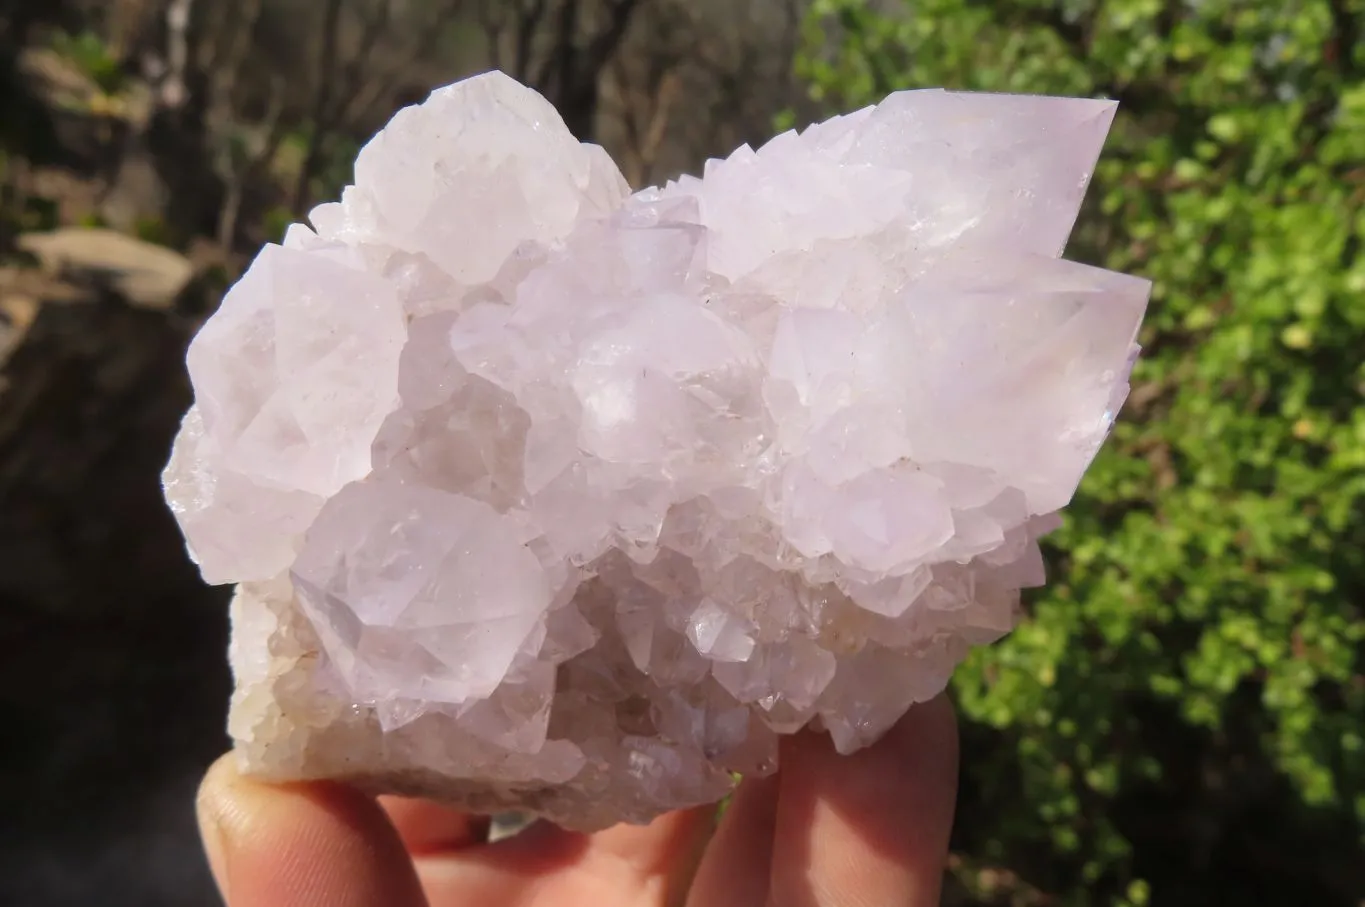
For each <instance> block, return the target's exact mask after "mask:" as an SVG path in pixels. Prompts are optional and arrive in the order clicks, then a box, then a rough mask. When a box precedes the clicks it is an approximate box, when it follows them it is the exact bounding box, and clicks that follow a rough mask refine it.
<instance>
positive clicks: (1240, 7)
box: [0, 0, 1365, 907]
mask: <svg viewBox="0 0 1365 907" xmlns="http://www.w3.org/2000/svg"><path fill="white" fill-rule="evenodd" d="M490 67H497V68H501V69H503V70H505V71H507V72H509V73H510V74H512V75H514V76H516V77H517V78H519V79H521V80H522V81H524V82H527V83H529V84H530V85H532V86H534V87H536V88H537V89H539V90H540V91H542V92H543V93H545V94H546V95H547V96H548V97H549V98H550V99H551V100H552V101H553V102H554V103H555V104H556V105H557V106H558V107H559V109H560V111H561V112H562V114H563V115H564V117H565V119H566V121H567V122H568V124H569V125H570V127H571V128H572V129H573V130H574V131H575V133H577V134H578V135H579V136H580V137H581V138H583V139H586V140H593V141H598V142H601V143H602V144H604V145H606V146H607V147H608V149H609V150H610V151H611V152H612V154H613V155H614V156H615V158H616V160H617V161H618V162H620V164H621V167H622V169H623V171H624V172H625V174H626V176H627V177H628V178H629V179H630V180H631V182H632V184H634V185H635V186H637V187H643V186H645V185H647V184H650V183H653V182H656V181H660V180H663V179H666V178H669V177H671V176H675V175H677V174H679V173H681V172H684V171H689V170H696V169H697V168H698V167H699V166H700V165H701V164H702V162H703V161H704V160H705V159H706V158H707V157H708V156H717V155H721V154H725V153H728V152H729V151H730V150H732V149H733V148H734V147H735V146H737V145H739V144H740V143H743V142H752V143H758V142H762V141H763V140H765V139H766V138H767V137H769V136H771V135H772V134H774V132H775V131H778V130H781V129H785V128H789V127H792V126H800V125H803V124H805V123H808V122H810V121H812V120H814V119H817V118H821V117H824V116H826V115H829V114H831V113H835V112H839V111H846V110H849V109H852V108H854V107H857V106H861V105H864V104H867V103H870V102H873V101H875V100H878V99H879V98H881V97H882V96H883V95H884V94H885V93H887V92H889V91H892V90H896V89H900V88H909V87H925V86H948V87H956V88H970V89H984V90H992V91H1011V92H1046V93H1056V94H1068V95H1086V96H1103V97H1110V98H1116V99H1118V100H1119V101H1121V103H1122V108H1121V112H1120V114H1119V118H1118V122H1117V124H1116V126H1115V131H1114V134H1113V136H1112V139H1111V142H1110V145H1109V148H1108V150H1107V153H1106V156H1105V158H1104V161H1103V163H1102V164H1101V166H1100V169H1099V171H1098V174H1097V178H1096V181H1095V184H1094V187H1093V190H1092V192H1091V196H1090V199H1089V202H1088V204H1087V210H1086V213H1085V214H1084V216H1083V218H1082V222H1081V224H1080V226H1079V227H1078V230H1077V233H1076V236H1075V239H1074V241H1073V244H1072V247H1071V249H1070V252H1069V255H1070V256H1071V257H1074V258H1079V259H1081V260H1085V261H1089V262H1093V263H1098V264H1103V265H1106V266H1108V267H1111V268H1115V269H1119V270H1123V271H1129V272H1134V273H1137V274H1141V275H1143V276H1146V277H1149V278H1151V279H1152V280H1153V281H1155V294H1154V297H1153V302H1152V309H1151V315H1150V318H1149V320H1148V324H1147V327H1146V330H1145V334H1144V344H1145V345H1146V347H1147V356H1146V358H1145V359H1144V360H1143V361H1142V363H1141V364H1140V365H1139V367H1138V371H1137V375H1136V380H1135V384H1134V391H1133V395H1132V398H1131V400H1130V402H1129V405H1128V407H1127V409H1126V410H1125V415H1124V418H1123V420H1122V421H1121V424H1120V425H1119V427H1118V429H1117V431H1116V433H1115V436H1114V438H1113V439H1112V442H1111V444H1110V445H1109V446H1108V448H1107V450H1106V451H1105V453H1104V454H1103V455H1102V456H1101V458H1100V460H1099V461H1098V462H1097V463H1096V465H1095V467H1094V469H1093V471H1092V473H1091V474H1090V476H1089V477H1088V479H1087V480H1086V482H1085V485H1084V487H1083V489H1082V492H1081V494H1080V495H1079V497H1078V499H1077V501H1076V503H1075V505H1074V507H1073V508H1072V509H1071V510H1070V512H1069V514H1068V517H1067V523H1066V527H1065V528H1064V529H1063V530H1062V531H1061V532H1060V533H1059V534H1058V535H1057V536H1056V537H1055V538H1054V539H1053V540H1052V543H1051V548H1050V551H1049V555H1050V558H1051V561H1052V571H1053V577H1054V581H1053V584H1052V586H1051V587H1050V588H1049V589H1047V590H1045V591H1043V592H1042V593H1041V594H1039V595H1036V596H1034V597H1032V598H1031V599H1030V601H1029V602H1028V612H1029V619H1028V621H1027V623H1026V624H1025V625H1024V626H1023V627H1021V628H1020V630H1019V631H1018V632H1016V633H1015V634H1014V635H1013V636H1012V637H1011V638H1010V639H1008V640H1007V641H1006V642H1004V643H1003V644H1001V645H999V646H996V647H994V648H992V649H990V650H988V651H983V652H980V653H978V654H977V655H976V656H975V657H974V659H973V660H972V661H971V662H970V663H969V664H968V665H967V666H966V667H965V668H964V669H963V670H962V671H961V672H960V674H959V676H958V679H957V682H956V695H957V699H958V702H959V706H960V709H961V713H962V716H963V725H964V736H965V741H964V744H965V748H964V759H965V765H964V775H963V789H962V795H961V803H960V823H959V827H958V830H957V832H956V837H955V840H954V858H953V865H952V867H951V875H952V878H951V880H950V885H949V893H948V895H947V900H946V902H947V903H950V904H956V905H978V907H986V905H992V907H995V905H998V907H1045V905H1046V907H1092V905H1095V907H1098V905H1114V907H1117V905H1132V907H1140V905H1146V904H1154V905H1163V907H1186V905H1190V907H1193V905H1209V904H1214V905H1217V904H1257V905H1260V904H1266V905H1322V907H1338V905H1340V907H1360V905H1362V904H1365V613H1363V611H1362V601H1365V364H1363V363H1365V256H1362V248H1361V245H1362V240H1363V239H1365V0H1198V2H1196V0H1056V2H1047V0H989V2H988V0H41V2H29V0H0V105H2V107H0V721H2V722H3V723H2V724H0V728H2V729H0V904H3V905H6V907H10V905H12V907H67V905H86V904H100V905H109V907H134V905H136V907H141V905H147V907H161V905H167V907H169V905H187V907H196V905H210V904H213V903H216V900H215V896H214V895H213V894H212V891H211V884H210V882H209V880H208V877H207V873H206V871H205V869H204V868H203V864H202V860H201V857H200V855H199V847H198V842H197V840H196V838H195V835H194V831H193V820H192V798H193V791H194V788H195V785H196V783H197V780H198V776H199V774H200V772H201V771H202V770H203V768H204V766H205V765H206V764H207V763H208V762H209V761H210V760H211V759H212V758H213V757H214V756H215V755H216V754H217V753H219V752H220V751H222V750H223V749H224V748H225V747H226V743H227V742H226V739H225V736H224V733H223V722H224V709H225V703H226V697H227V694H228V690H229V683H230V680H229V678H228V676H227V674H226V668H225V657H224V650H225V646H226V620H225V609H224V594H223V592H222V590H213V589H207V588H205V587H203V586H202V585H201V584H200V583H199V582H198V580H197V577H196V574H195V572H194V570H193V569H192V568H191V567H190V565H189V564H188V563H187V560H186V557H185V555H184V551H183V547H182V545H181V541H180V538H179V535H178V533H177V531H176V529H175V526H174V524H173V522H172V521H171V519H170V517H169V515H168V514H167V513H166V511H165V508H164V505H163V504H162V501H161V497H160V493H159V488H158V473H159V471H160V468H161V466H162V464H163V462H164V460H165V457H166V454H167V450H168V447H169V444H170V440H171V437H172V434H173V432H174V430H175V427H176V423H177V420H178V417H179V415H180V413H181V412H182V411H183V410H184V408H185V407H186V406H187V404H188V401H189V393H188V389H187V386H186V382H185V378H184V375H183V362H182V357H183V351H184V346H185V344H186V341H187V339H188V338H189V337H190V336H191V335H192V333H193V331H194V330H195V328H196V326H197V325H198V324H199V323H200V322H201V321H202V319H203V318H204V317H205V315H206V314H207V313H209V312H211V311H212V309H213V307H214V306H215V305H216V303H217V300H218V298H219V297H220V295H221V293H222V291H223V289H224V287H225V286H227V285H228V284H229V283H230V282H231V281H232V280H233V279H234V278H235V277H236V276H237V275H238V274H239V273H240V272H241V270H242V269H243V267H244V266H245V264H246V263H247V262H248V261H249V259H250V257H251V256H252V254H253V253H254V251H255V250H256V249H257V248H258V247H259V246H260V244H261V243H263V242H267V241H271V240H274V239H277V238H278V237H280V236H281V234H282V232H283V229H284V228H285V226H286V225H287V224H288V223H289V222H290V221H291V220H294V219H296V218H298V217H299V216H300V215H301V214H302V213H303V212H305V211H306V210H307V209H308V208H309V207H310V206H311V205H312V204H314V203H315V202H317V201H320V200H325V199H329V198H331V197H333V196H335V195H336V194H337V192H338V191H339V189H340V187H341V186H342V185H344V183H345V182H346V180H347V178H348V176H349V163H350V161H351V160H352V159H353V157H354V154H355V151H356V149H357V148H358V146H359V144H360V143H361V142H363V141H364V140H365V138H367V137H368V136H369V135H370V134H372V133H373V132H374V130H375V129H376V128H378V127H379V126H380V125H382V124H383V122H384V121H385V120H386V119H387V118H388V116H390V115H391V114H392V112H393V111H394V110H396V109H397V108H399V107H401V106H403V105H405V104H408V103H412V102H414V101H417V100H419V99H421V98H422V97H423V96H424V95H425V94H426V93H427V92H428V91H429V90H430V89H431V88H433V87H434V86H436V85H439V84H442V83H444V82H447V81H450V80H453V79H455V78H458V77H460V76H464V75H468V74H471V73H474V72H477V71H480V70H483V69H487V68H490Z"/></svg>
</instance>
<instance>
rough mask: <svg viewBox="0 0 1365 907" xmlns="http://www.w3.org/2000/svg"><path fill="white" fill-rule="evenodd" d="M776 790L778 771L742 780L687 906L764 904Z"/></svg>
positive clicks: (698, 871)
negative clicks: (767, 775)
mask: <svg viewBox="0 0 1365 907" xmlns="http://www.w3.org/2000/svg"><path fill="white" fill-rule="evenodd" d="M778 789H779V780H778V777H777V776H776V775H773V776H771V777H768V778H747V779H745V780H744V781H743V782H741V783H740V785H739V789H738V790H737V791H735V795H734V797H733V799H731V801H730V806H729V808H728V809H726V811H725V816H724V818H722V819H721V822H720V827H719V828H718V829H717V830H716V834H715V836H714V837H713V838H712V839H711V843H710V846H709V847H707V849H706V855H705V856H704V857H703V858H702V861H701V866H700V867H699V868H698V869H697V876H696V880H695V881H694V882H693V885H692V891H691V894H690V895H689V898H688V901H687V903H688V905H689V907H754V905H756V904H763V903H765V902H766V900H767V897H768V875H769V867H770V866H771V864H772V856H773V834H774V832H775V831H776V828H777V795H778Z"/></svg>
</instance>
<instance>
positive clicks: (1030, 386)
mask: <svg viewBox="0 0 1365 907" xmlns="http://www.w3.org/2000/svg"><path fill="white" fill-rule="evenodd" d="M1113 114H1114V105H1113V104H1112V103H1109V102H1103V101H1089V100H1074V99H1064V98H1043V97H1009V96H993V95H973V94H959V93H952V92H946V91H914V92H904V93H900V94H896V95H893V96H891V97H890V98H889V99H887V100H886V101H885V102H884V103H883V104H881V105H880V106H878V107H876V108H869V109H867V110H863V111H859V112H857V113H854V114H852V115H850V116H846V117H839V118H835V119H833V120H830V121H828V122H825V123H822V124H819V125H817V126H814V127H811V128H810V129H808V130H806V131H805V132H803V133H800V134H797V133H787V134H785V135H782V136H779V137H778V138H776V139H774V140H772V141H771V142H770V143H769V144H767V145H766V146H764V147H763V148H761V149H759V150H757V151H753V150H751V149H749V148H747V147H746V148H741V149H740V150H739V151H737V152H736V153H735V154H734V155H732V156H731V157H730V158H728V159H727V160H724V161H713V162H711V163H710V164H708V165H707V167H706V171H705V174H704V176H703V177H702V178H700V179H693V178H684V179H682V180H679V181H677V182H674V183H670V184H668V185H666V186H664V187H662V188H659V189H650V190H646V191H644V192H640V193H636V194H634V195H631V194H630V193H629V191H628V189H627V188H626V186H625V183H624V181H623V179H622V178H621V176H620V174H619V172H618V171H617V170H616V168H615V166H614V165H613V164H612V163H611V161H610V160H609V159H608V158H607V157H606V155H605V154H604V152H602V151H601V149H599V148H596V147H594V146H586V145H580V144H579V143H577V142H576V141H574V139H573V138H572V136H571V135H570V134H569V132H568V130H567V129H566V128H565V127H564V125H563V123H562V122H561V121H560V120H559V118H558V116H557V115H556V114H555V112H554V110H553V108H552V107H551V106H550V105H549V104H548V103H547V102H545V100H544V99H543V98H541V97H539V96H538V95H536V94H535V93H534V92H532V91H530V90H529V89H526V88H524V87H522V86H520V85H518V84H517V83H515V82H513V81H512V80H510V79H508V78H506V77H505V76H501V75H498V74H491V75H486V76H481V77H479V78H476V79H471V80H468V81H465V82H462V83H459V84H456V85H453V86H451V87H448V88H445V89H441V90H440V91H437V92H436V93H435V94H433V95H432V97H431V99H430V100H429V101H427V102H426V103H425V104H423V105H420V106H418V107H414V108H410V109H408V110H405V111H403V112H401V113H400V114H398V116H397V117H395V119H394V120H393V122H392V123H391V124H390V125H389V126H388V127H387V128H386V129H385V130H384V131H383V132H382V133H380V134H379V136H377V137H376V138H375V139H374V140H373V141H372V142H371V143H370V144H369V145H368V146H367V147H366V148H365V149H364V150H363V151H362V152H361V154H360V157H359V160H358V161H357V164H356V184H355V185H354V186H353V187H350V188H349V189H347V190H346V192H345V193H344V195H343V198H342V200H341V201H340V202H339V203H336V204H330V205H324V206H323V207H321V208H319V209H318V210H317V211H315V212H314V213H313V215H312V218H311V219H312V223H313V228H312V229H309V228H307V227H303V226H298V227H295V228H293V229H292V230H291V231H290V233H289V234H288V236H287V238H286V239H285V241H284V243H283V246H282V247H281V246H271V247H267V248H266V249H265V250H264V251H263V252H262V253H261V255H260V257H259V258H258V259H257V260H256V262H255V263H254V264H253V265H252V267H251V269H250V270H249V271H248V272H247V274H246V276H245V277H243V279H242V280H241V282H240V283H238V284H237V285H236V286H235V287H234V288H233V289H232V290H231V292H229V294H228V295H227V297H226V299H225V300H224V301H223V305H222V307H221V309H220V310H219V311H218V313H217V314H215V315H214V316H213V318H212V319H210V320H209V322H208V323H207V324H206V325H205V327H204V329H203V331H202V332H201V333H200V335H199V336H198V337H197V338H196V340H195V341H194V344H193V346H192V348H191V350H190V353H189V368H190V374H191V377H192V379H193V382H194V388H195V394H196V404H195V407H194V408H193V409H192V410H191V411H190V413H189V414H188V415H187V417H186V419H185V424H184V428H183V430H182V432H181V435H180V438H179V439H178V441H177V443H176V448H175V452H174V454H173V457H172V460H171V463H170V465H169V467H168V468H167V470H166V475H165V485H166V494H167V498H168V500H169V501H170V502H171V505H172V507H173V509H174V510H175V512H176V514H177V516H178V518H179V519H180V522H181V526H182V527H183V529H184V532H185V535H186V537H187V539H188V541H189V546H190V550H191V552H192V554H193V555H194V557H195V558H196V560H197V562H198V563H199V564H200V565H201V567H202V569H203V572H204V575H205V577H206V578H207V579H208V580H209V581H210V582H214V583H238V584H241V587H240V591H239V595H238V599H237V602H236V605H235V612H234V619H235V631H234V632H235V638H234V654H233V658H234V664H235V666H236V668H237V671H238V692H237V696H236V698H235V700H234V713H233V719H232V722H233V723H232V730H233V734H234V736H235V737H236V738H237V739H238V743H239V746H240V747H241V749H242V750H243V752H244V753H246V755H247V758H248V762H249V763H250V764H252V765H253V766H254V767H255V768H256V769H257V770H259V771H263V772H267V773H273V774H277V775H281V776H287V777H301V776H318V775H331V776H344V777H354V778H356V779H359V780H362V781H365V782H366V783H369V784H371V786H374V787H376V788H380V789H404V790H416V791H417V792H420V793H427V794H435V795H438V796H444V797H446V798H447V799H451V800H455V801H459V802H463V803H465V804H467V805H473V806H475V807H478V806H489V807H493V806H507V805H512V806H517V805H520V806H524V807H528V808H531V809H534V810H536V811H539V812H542V813H544V814H547V815H550V816H552V817H554V818H557V819H559V820H560V821H563V822H566V823H568V824H571V825H577V826H579V827H597V826H601V825H604V824H610V823H611V822H613V821H616V820H619V819H629V820H637V821H638V820H645V819H648V818H650V817H651V816H653V815H655V814H657V813H659V812H662V811H664V810H667V809H672V808H676V807H678V806H683V805H688V804H694V803H701V802H707V801H709V800H713V799H715V798H717V797H719V796H721V795H722V794H723V793H724V792H725V791H726V790H727V789H728V787H729V784H730V774H729V773H730V772H732V771H741V772H765V771H770V770H772V768H773V767H774V766H775V758H776V739H777V735H779V734H783V733H789V732H793V731H796V730H798V729H800V728H802V727H803V726H806V725H808V724H811V723H812V722H813V723H814V725H815V726H816V727H819V728H823V729H825V730H827V731H828V732H829V733H830V734H831V735H832V737H833V739H834V742H835V744H836V745H837V746H838V747H839V748H840V750H842V751H851V750H854V749H856V748H858V747H861V746H864V745H866V744H868V743H869V742H871V741H873V740H875V739H876V738H877V737H879V736H880V735H881V734H882V733H884V732H885V731H886V729H887V728H889V727H890V725H891V724H893V723H894V722H895V721H896V720H897V719H898V718H899V717H900V716H901V715H902V714H903V713H904V712H905V710H906V709H907V708H908V707H909V706H910V705H911V704H913V703H915V702H918V701H922V700H924V699H927V698H930V697H932V696H934V695H936V694H937V693H938V692H939V691H941V690H942V689H943V687H944V685H945V684H946V683H947V681H948V678H949V676H950V674H951V672H952V670H953V667H954V666H955V665H956V664H957V662H958V661H959V660H960V659H961V658H962V657H963V655H964V654H965V653H966V651H967V650H968V648H969V647H970V646H972V645H976V644H982V643H986V642H989V641H992V640H994V639H995V638H998V637H999V636H1000V635H1001V634H1003V633H1005V632H1007V631H1008V630H1009V628H1010V627H1011V626H1012V624H1013V620H1014V614H1015V607H1016V604H1017V600H1018V593H1019V589H1020V588H1021V587H1027V586H1030V585H1035V584H1038V583H1040V582H1041V581H1042V579H1043V576H1042V560H1041V556H1040V554H1039V552H1038V546H1037V538H1038V536H1039V535H1040V534H1041V533H1042V532H1044V531H1046V530H1047V529H1048V528H1050V526H1051V525H1053V518H1052V517H1051V514H1053V513H1054V512H1055V511H1056V510H1058V509H1059V508H1061V507H1062V506H1064V505H1065V504H1066V503H1067V501H1068V500H1069V499H1070V498H1071V496H1072V494H1073V492H1074V491H1075V488H1076V486H1077V483H1078V482H1079V481H1080V479H1081V476H1082V474H1083V473H1084V471H1085V469H1086V467H1087V466H1088V464H1089V462H1090V460H1091V459H1092V457H1093V456H1094V455H1095V453H1096V451H1097V449H1098V448H1099V446H1100V444H1101V443H1102V441H1103V439H1104V437H1105V435H1106V434H1107V432H1108V431H1109V428H1110V425H1111V423H1112V421H1113V418H1114V415H1115V413H1116V412H1117V410H1118V409H1119V407H1120V406H1121V405H1122V402H1123V399H1124V396H1125V394H1126V392H1127V380H1128V375H1129V372H1130V370H1131V368H1132V364H1133V361H1134V360H1133V357H1134V354H1135V350H1136V348H1135V346H1134V338H1135V336H1136V332H1137V329H1138V326H1139V323H1140V321H1141V319H1142V315H1143V312H1144V309H1145V306H1146V302H1147V296H1148V285H1147V283H1146V282H1144V281H1141V280H1138V279H1134V278H1131V277H1126V276H1123V275H1120V274H1115V273H1111V272H1106V271H1101V270H1097V269H1094V268H1090V267H1086V266H1083V265H1080V264H1075V263H1072V262H1068V261H1064V260H1062V259H1060V258H1059V256H1060V254H1061V251H1062V249H1063V247H1064V245H1065V243H1066V240H1067V237H1068V235H1069V233H1070V231H1071V228H1072V225H1073V222H1074V220H1075V218H1076V215H1077V211H1078V209H1079V206H1080V203H1081V200H1082V197H1083V195H1084V193H1085V189H1086V186H1087V183H1088V181H1089V176H1090V172H1091V169H1092V167H1093V166H1094V163H1095V160H1096V158H1097V156H1098V154H1099V152H1100V148H1101V145H1102V143H1103V141H1104V137H1105V135H1106V133H1107V131H1108V127H1109V124H1110V121H1111V119H1112V117H1113Z"/></svg>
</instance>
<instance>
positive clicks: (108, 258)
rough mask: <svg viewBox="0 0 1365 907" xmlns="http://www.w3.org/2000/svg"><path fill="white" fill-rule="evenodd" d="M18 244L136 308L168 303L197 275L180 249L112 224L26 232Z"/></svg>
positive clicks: (51, 268)
mask: <svg viewBox="0 0 1365 907" xmlns="http://www.w3.org/2000/svg"><path fill="white" fill-rule="evenodd" d="M18 244H19V248H20V249H22V250H24V251H25V252H28V253H29V254H31V255H33V256H34V257H36V258H37V259H38V261H39V262H40V263H41V264H42V266H43V268H44V269H45V270H47V271H48V272H50V273H52V274H54V275H57V276H60V277H63V278H67V279H71V280H75V281H80V282H84V283H90V284H95V285H97V286H104V287H107V288H108V289H109V290H110V291H111V292H112V293H114V294H115V295H116V296H118V297H119V298H120V299H122V300H124V301H126V302H127V303H128V304H129V305H131V306H133V307H134V308H144V309H168V308H170V307H171V306H173V305H174V304H175V303H176V301H177V300H178V299H179V298H180V294H181V293H183V292H185V290H186V288H187V287H189V285H190V282H191V280H192V279H193V278H194V265H193V264H191V262H190V260H189V259H188V258H186V257H185V256H183V255H181V254H180V253H179V252H176V251H175V250H174V249H167V248H165V247H164V246H157V245H153V244H152V243H149V242H143V241H142V240H140V239H135V238H133V237H131V236H125V235H124V234H122V233H119V232H117V231H114V230H106V229H102V228H85V227H66V228H63V229H60V230H54V231H52V232H50V233H27V234H24V235H23V236H21V237H19V243H18Z"/></svg>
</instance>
